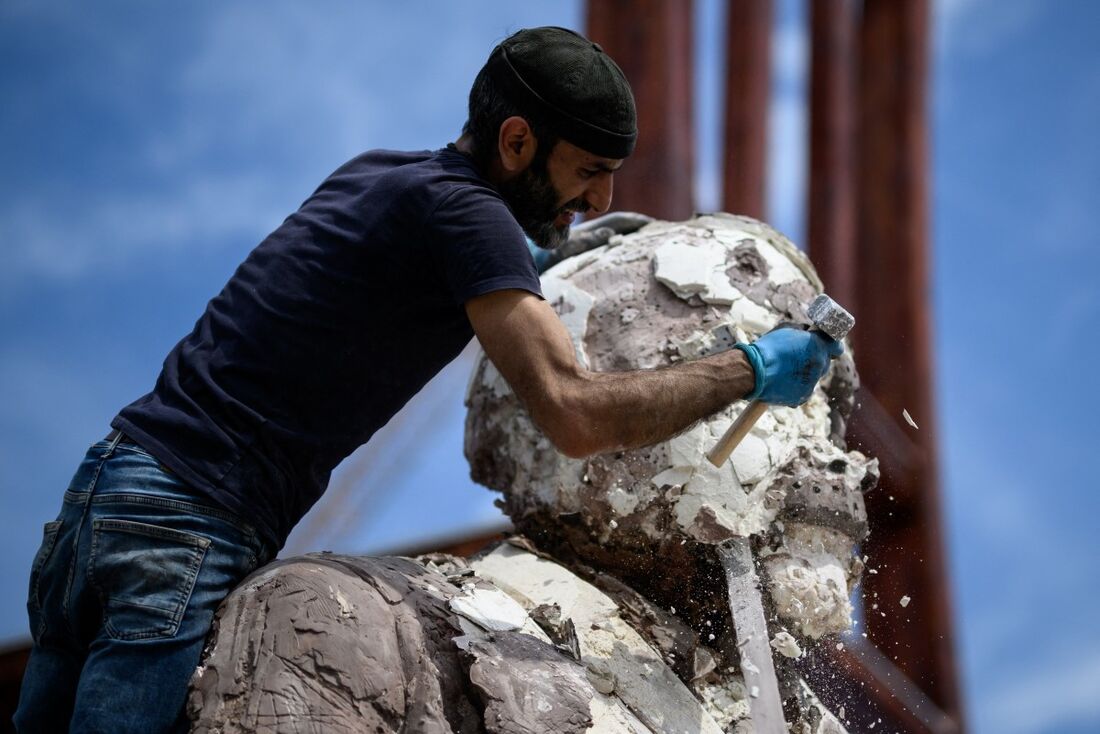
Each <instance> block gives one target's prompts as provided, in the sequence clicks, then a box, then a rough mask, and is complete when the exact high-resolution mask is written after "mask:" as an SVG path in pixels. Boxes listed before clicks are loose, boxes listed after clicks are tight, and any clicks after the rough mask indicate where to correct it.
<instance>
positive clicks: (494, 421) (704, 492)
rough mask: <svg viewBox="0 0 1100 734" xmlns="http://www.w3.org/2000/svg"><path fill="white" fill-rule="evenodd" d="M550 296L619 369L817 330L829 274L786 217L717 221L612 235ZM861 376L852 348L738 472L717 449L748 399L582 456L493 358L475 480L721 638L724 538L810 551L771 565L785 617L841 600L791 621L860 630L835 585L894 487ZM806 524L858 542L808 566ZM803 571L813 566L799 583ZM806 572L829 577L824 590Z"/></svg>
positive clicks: (570, 263)
mask: <svg viewBox="0 0 1100 734" xmlns="http://www.w3.org/2000/svg"><path fill="white" fill-rule="evenodd" d="M543 290H544V293H545V295H546V298H547V301H548V302H549V303H550V304H551V305H552V306H553V307H554V308H555V310H556V311H557V312H558V313H559V314H560V315H561V317H562V320H563V322H564V323H565V325H566V328H567V329H568V330H569V333H570V336H571V338H572V340H573V344H574V347H575V350H576V353H577V358H578V361H579V362H580V363H581V364H582V365H583V366H584V367H586V368H588V369H592V370H599V371H615V370H632V369H650V368H659V367H666V366H669V365H672V364H675V363H676V362H679V361H682V360H688V359H696V358H699V357H701V356H705V355H707V354H711V353H715V352H717V351H721V350H723V349H728V348H730V347H732V345H733V344H734V343H735V342H744V341H751V340H752V339H755V338H757V337H758V336H760V335H761V334H762V333H763V332H764V331H767V330H768V329H771V328H773V327H774V326H776V325H777V324H779V323H783V322H794V323H799V324H808V318H807V316H806V314H805V312H804V308H805V306H806V305H808V304H809V303H810V301H812V300H813V298H814V296H815V295H817V294H818V293H820V292H821V290H822V284H821V281H820V280H819V279H818V277H817V275H816V273H815V272H814V269H813V266H812V265H811V264H810V262H809V261H808V260H807V259H806V257H805V256H804V255H803V254H802V253H801V252H800V251H799V250H798V249H797V248H796V247H795V246H794V245H793V244H791V243H790V241H789V240H787V239H786V238H785V237H784V236H783V235H781V234H780V233H778V232H776V231H775V230H774V229H772V228H771V227H769V226H767V225H766V224H763V223H761V222H758V221H756V220H753V219H750V218H747V217H740V216H733V215H727V214H715V215H705V216H699V217H696V218H694V219H692V220H689V221H686V222H654V223H652V224H649V225H647V226H646V227H643V228H642V229H640V230H639V231H637V232H635V233H633V234H630V235H625V236H616V237H613V238H612V239H611V241H610V242H609V243H608V245H606V246H604V247H601V248H598V249H595V250H592V251H590V252H588V253H584V254H583V255H580V256H577V257H574V258H570V259H568V260H565V261H563V262H562V263H560V264H559V265H557V266H556V267H554V268H552V269H551V270H549V271H548V272H547V273H546V274H545V275H544V276H543ZM858 384H859V383H858V377H857V375H856V373H855V369H854V364H853V362H852V358H851V355H850V353H849V352H847V351H846V353H845V354H844V356H842V357H841V358H840V359H837V360H834V364H833V367H832V369H831V370H830V373H829V374H828V375H827V376H826V377H825V379H823V380H822V382H821V384H820V385H819V387H818V389H817V390H816V391H815V392H814V394H813V396H812V397H811V398H810V400H809V401H807V402H806V403H805V404H804V405H802V406H800V407H798V408H786V407H782V406H771V407H769V409H768V411H767V412H766V413H765V414H764V416H763V417H762V418H761V419H760V420H759V421H758V422H757V424H756V425H755V426H754V428H753V430H752V431H751V432H750V434H749V435H748V437H747V438H746V439H745V441H744V442H743V443H742V445H741V446H739V447H738V448H737V450H736V451H734V453H733V455H732V457H731V460H730V461H728V462H727V463H726V464H724V465H723V466H722V467H714V466H712V465H711V464H710V462H708V461H707V460H706V458H705V453H706V451H707V450H709V449H710V447H711V446H713V445H714V444H715V443H716V442H717V440H718V439H719V438H720V437H721V436H722V434H723V433H724V432H725V430H726V429H727V428H728V427H729V426H730V425H731V423H732V422H733V421H734V420H736V418H737V416H738V415H740V413H741V411H742V410H744V408H745V407H746V405H747V403H745V402H744V401H737V402H735V403H733V404H732V405H730V406H729V407H728V408H726V409H724V410H722V411H719V412H718V413H716V414H715V415H713V416H711V417H710V418H709V419H707V420H704V421H701V422H700V423H698V424H696V425H695V426H694V427H692V428H691V429H690V430H688V431H686V432H684V433H682V434H681V435H679V436H676V437H675V438H672V439H671V440H669V441H665V442H663V443H660V444H657V445H655V446H650V447H645V448H640V449H633V450H626V451H616V452H610V453H605V454H600V455H596V456H592V457H589V458H586V459H570V458H567V457H565V456H564V455H562V454H560V453H559V452H557V451H556V450H555V449H554V447H553V445H552V444H551V443H550V442H549V441H548V440H547V439H546V438H545V437H544V436H543V434H542V433H541V432H540V431H539V429H538V428H537V426H535V424H534V423H533V422H532V421H531V419H530V417H529V416H528V414H527V413H526V411H525V410H524V409H523V407H522V405H521V404H520V403H519V401H518V400H517V399H516V398H515V396H514V395H513V394H512V392H511V390H510V389H509V387H508V385H507V383H506V382H505V381H504V380H503V378H501V376H500V375H499V373H498V372H497V371H496V370H495V369H494V368H493V366H492V364H491V363H490V362H489V361H488V360H487V359H485V358H484V356H482V358H481V359H480V360H479V362H478V364H477V366H476V367H475V370H474V373H473V375H472V377H471V381H470V385H469V391H468V395H467V405H468V406H469V414H468V416H467V423H466V455H467V457H468V458H469V460H470V465H471V475H472V476H473V478H474V479H475V480H476V481H478V482H480V483H482V484H484V485H486V486H488V487H490V488H493V489H496V490H498V491H501V492H502V493H503V495H504V499H503V503H502V504H503V507H504V509H505V511H506V512H507V513H508V514H509V515H510V516H511V518H512V520H513V522H515V524H516V526H517V527H518V528H519V529H520V530H521V531H522V532H523V533H524V534H526V535H527V536H529V537H531V538H532V539H533V540H534V541H535V542H536V543H537V544H538V545H539V547H540V548H543V549H545V550H548V551H551V552H553V553H554V554H555V556H556V557H559V558H562V559H565V560H567V561H569V562H571V563H574V564H575V563H583V564H587V565H590V566H592V567H594V568H595V569H597V570H600V571H604V572H606V573H607V574H610V575H612V576H615V577H617V578H619V579H620V580H622V581H624V582H626V583H628V584H630V585H631V586H633V587H635V588H637V589H639V590H640V591H642V592H643V593H645V594H647V595H648V596H649V597H650V598H652V599H654V600H655V601H657V602H658V603H660V604H662V605H663V606H665V607H666V608H667V607H678V608H680V609H681V610H682V611H683V613H684V614H686V618H687V619H688V620H689V621H690V623H691V624H692V626H693V628H694V629H695V630H696V631H697V632H700V633H705V634H717V635H719V636H720V635H721V633H722V632H723V631H724V629H723V628H722V623H718V626H717V627H716V628H715V629H713V630H704V629H703V628H702V625H703V623H704V622H705V621H707V620H710V619H712V618H713V617H715V615H716V614H718V615H719V616H720V613H721V612H722V611H723V610H725V612H726V614H727V615H728V610H726V609H725V607H726V602H725V598H724V589H722V588H721V586H722V585H723V584H724V582H720V581H716V579H720V578H721V573H720V571H719V570H718V568H717V565H716V563H715V561H714V558H713V549H712V546H713V545H715V544H718V543H721V542H722V541H725V540H728V539H729V538H731V537H735V536H750V537H754V538H756V539H757V546H758V547H761V546H766V550H765V551H764V552H767V553H775V554H785V555H784V556H782V557H784V558H792V559H793V558H796V557H797V558H799V559H801V560H800V561H799V562H798V564H795V562H794V561H793V560H792V561H787V562H785V563H780V562H779V558H778V557H777V558H776V559H774V560H773V563H772V564H771V565H770V566H765V572H766V573H771V572H772V571H773V570H774V571H775V572H776V573H777V574H779V575H778V577H777V578H775V579H770V578H769V579H767V580H768V581H769V588H774V589H775V591H776V592H777V594H779V595H780V596H782V598H783V599H784V600H785V602H786V604H785V606H783V609H785V610H795V609H796V603H799V604H803V605H807V607H808V608H811V609H812V608H818V607H822V605H825V604H831V606H829V608H828V609H825V608H821V609H820V610H819V613H818V614H817V616H814V617H812V618H810V619H807V620H806V623H802V622H801V621H800V620H797V619H789V618H788V617H789V616H790V615H791V614H794V611H790V612H789V613H787V614H786V615H784V614H780V616H781V617H782V618H783V622H784V624H785V625H786V626H787V627H788V628H789V629H790V631H791V632H792V633H794V634H798V635H803V636H809V637H813V638H816V637H818V636H820V635H821V634H825V633H826V632H827V631H839V629H845V628H847V627H848V626H850V625H851V607H850V605H848V602H847V599H844V600H843V601H842V602H841V601H840V600H833V599H832V597H831V596H829V595H826V594H824V593H822V591H821V590H822V589H824V588H831V587H829V584H830V583H836V584H837V585H838V586H842V587H849V586H851V585H852V584H854V583H855V582H856V581H857V580H858V575H859V571H860V570H861V567H860V566H859V564H856V563H851V562H850V559H851V556H852V549H853V547H854V546H855V545H856V544H857V543H858V542H860V541H861V540H862V539H863V538H864V537H865V535H866V532H867V525H866V511H865V509H864V505H863V498H862V492H863V491H867V490H868V489H870V488H871V487H873V486H874V483H875V481H876V480H877V462H875V461H874V460H868V459H867V458H866V457H864V456H863V455H862V454H860V453H859V452H857V451H846V448H845V445H844V430H845V426H846V421H847V417H848V415H849V414H850V412H851V410H852V407H853V403H854V400H853V397H852V396H853V393H854V392H855V390H856V388H857V387H858ZM795 485H798V486H795ZM802 487H805V488H806V489H802ZM813 487H817V488H818V490H820V491H818V492H814V491H813V489H812V488H813ZM791 522H794V523H795V524H797V523H810V524H817V525H821V526H823V527H826V528H830V529H833V530H835V531H837V532H839V533H841V534H843V535H844V536H845V539H844V542H843V543H835V544H830V545H829V546H828V547H829V548H831V549H833V550H835V552H837V553H839V554H840V555H839V556H838V557H837V558H836V559H835V563H831V564H830V563H825V562H823V561H821V559H818V558H816V557H815V558H814V559H813V560H812V561H811V560H810V559H807V558H803V557H802V555H800V554H802V551H803V548H802V546H801V545H799V543H801V539H800V538H798V539H796V541H795V547H793V548H789V549H788V548H786V546H785V543H786V540H785V535H784V532H783V528H784V527H785V525H786V524H788V523H791ZM802 561H806V563H802ZM807 564H808V565H807ZM794 565H797V566H798V568H799V569H801V570H800V571H798V572H797V573H795V574H793V575H792V574H791V573H790V571H791V570H792V569H793V568H794ZM837 570H840V571H842V572H843V573H844V574H845V575H844V577H843V579H840V578H836V577H835V573H834V572H835V571H837ZM805 574H810V575H814V574H816V575H819V576H820V578H819V579H817V582H816V583H817V585H815V584H809V583H807V578H806V576H805ZM841 581H843V583H840V582H841ZM819 586H821V588H818V587H819ZM807 594H812V595H813V598H812V599H810V598H804V597H805V596H806V595H807ZM811 601H812V602H813V605H809V602H811Z"/></svg>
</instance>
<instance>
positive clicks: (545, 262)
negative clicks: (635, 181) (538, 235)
mask: <svg viewBox="0 0 1100 734" xmlns="http://www.w3.org/2000/svg"><path fill="white" fill-rule="evenodd" d="M652 221H653V217H648V216H646V215H645V214H638V213H637V212H611V213H610V214H604V215H603V216H602V217H596V218H595V219H587V220H585V221H583V222H581V223H580V224H578V225H576V226H574V227H573V228H572V230H571V231H570V233H569V240H568V241H567V242H566V243H565V244H564V245H562V246H561V247H559V248H557V249H556V250H543V249H541V248H539V247H538V246H537V245H535V246H533V247H532V248H531V252H532V254H533V255H534V257H535V265H536V266H537V267H538V269H539V272H540V273H544V272H546V271H547V270H549V269H550V268H552V267H554V266H555V265H557V264H558V263H560V262H561V261H562V260H564V259H566V258H567V257H573V256H574V255H579V254H581V253H582V252H588V251H589V250H594V249H596V248H597V247H603V246H604V245H606V244H607V242H608V240H610V239H611V238H612V237H613V236H614V235H617V234H630V233H631V232H636V231H638V230H639V229H641V228H642V227H644V226H645V225H647V224H649V223H650V222H652Z"/></svg>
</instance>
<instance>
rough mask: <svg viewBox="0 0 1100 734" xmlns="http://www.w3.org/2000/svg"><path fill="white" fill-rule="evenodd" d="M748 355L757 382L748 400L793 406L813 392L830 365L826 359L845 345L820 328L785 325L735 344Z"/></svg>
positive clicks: (800, 402)
mask: <svg viewBox="0 0 1100 734" xmlns="http://www.w3.org/2000/svg"><path fill="white" fill-rule="evenodd" d="M736 347H737V349H740V350H741V351H743V352H744V353H745V356H746V357H748V360H749V364H751V365H752V369H753V372H755V373H756V386H755V388H754V389H753V391H752V392H751V393H749V394H748V395H746V396H745V397H746V399H748V400H760V401H762V402H765V403H778V404H779V405H786V406H789V407H792V408H793V407H795V406H796V405H801V404H802V403H804V402H806V401H807V400H808V399H809V397H810V395H812V394H813V391H814V387H816V386H817V381H818V380H820V379H821V378H822V377H823V376H824V375H825V372H826V371H828V369H829V360H830V359H831V358H833V357H839V356H840V355H841V354H843V353H844V345H843V344H841V343H840V342H838V341H835V340H834V339H830V338H829V337H828V336H826V335H825V334H822V333H821V332H819V331H804V330H803V329H799V328H795V327H789V326H784V327H780V328H778V329H774V330H772V331H769V332H768V333H767V334H764V336H762V337H760V338H759V339H757V340H756V341H754V342H753V343H752V344H737V345H736Z"/></svg>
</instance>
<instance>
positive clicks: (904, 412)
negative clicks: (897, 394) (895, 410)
mask: <svg viewBox="0 0 1100 734" xmlns="http://www.w3.org/2000/svg"><path fill="white" fill-rule="evenodd" d="M901 417H902V418H904V419H905V422H906V423H908V424H909V425H911V426H912V427H913V428H915V429H917V430H918V431H919V430H920V426H918V425H917V422H916V421H914V420H913V416H911V415H909V411H908V410H906V409H905V408H902V409H901Z"/></svg>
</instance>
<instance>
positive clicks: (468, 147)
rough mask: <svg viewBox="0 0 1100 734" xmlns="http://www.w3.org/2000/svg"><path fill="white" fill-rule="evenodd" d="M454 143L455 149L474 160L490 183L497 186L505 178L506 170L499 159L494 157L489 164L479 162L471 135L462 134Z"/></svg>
mask: <svg viewBox="0 0 1100 734" xmlns="http://www.w3.org/2000/svg"><path fill="white" fill-rule="evenodd" d="M453 145H454V147H455V150H457V151H458V152H459V153H462V154H463V155H465V156H467V157H468V158H469V159H470V160H471V161H473V162H474V165H475V166H476V167H477V170H478V171H479V172H480V173H481V175H483V176H485V178H486V179H487V180H488V181H489V183H491V184H493V186H497V185H499V184H500V182H501V180H502V179H503V178H504V176H503V174H504V172H503V171H502V170H501V168H500V160H499V159H497V158H494V159H493V160H492V161H491V162H490V163H489V165H487V166H483V165H481V164H480V163H479V162H478V160H477V158H476V157H475V156H474V144H473V140H472V139H471V138H470V136H469V135H462V136H461V137H459V139H458V140H456V141H455V142H454V143H453Z"/></svg>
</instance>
